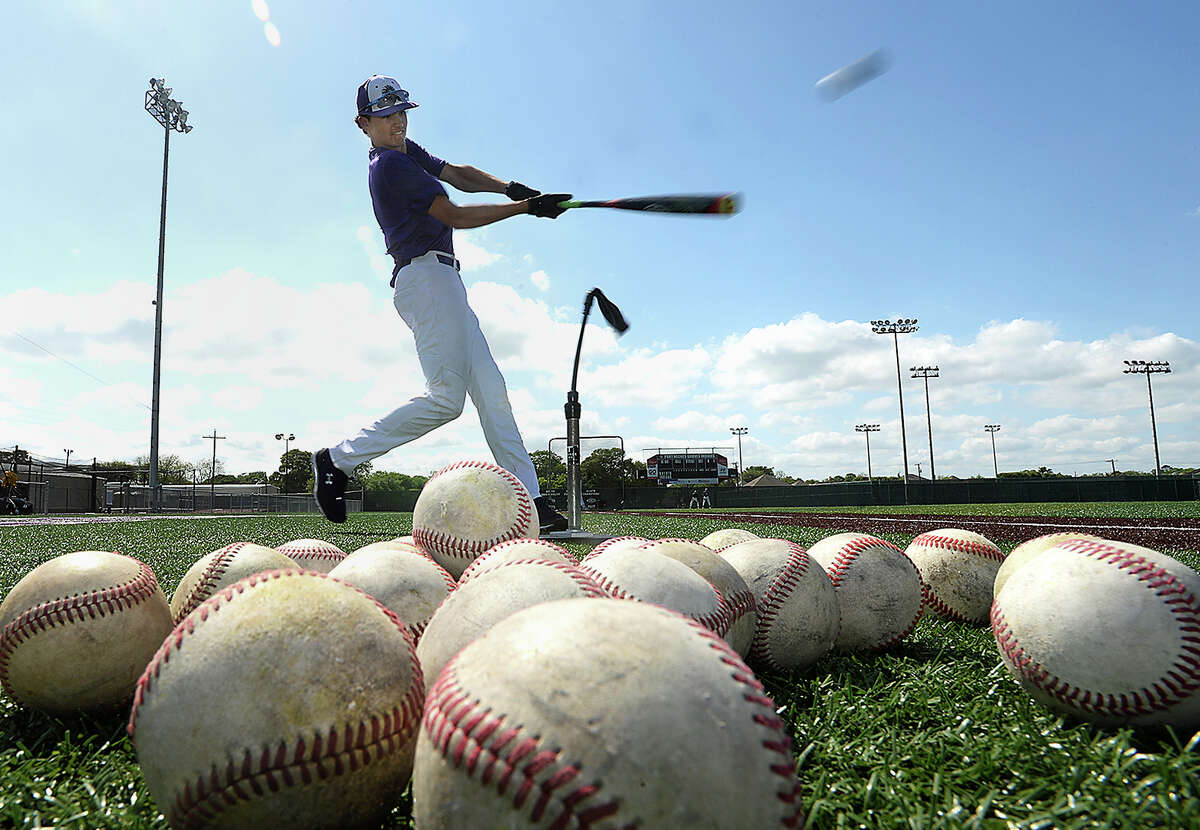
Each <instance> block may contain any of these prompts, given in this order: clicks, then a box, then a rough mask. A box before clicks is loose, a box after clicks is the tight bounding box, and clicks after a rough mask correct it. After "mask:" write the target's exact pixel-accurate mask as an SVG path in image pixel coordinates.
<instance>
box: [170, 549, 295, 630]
mask: <svg viewBox="0 0 1200 830" xmlns="http://www.w3.org/2000/svg"><path fill="white" fill-rule="evenodd" d="M296 567H301V566H299V565H298V564H297V563H296V562H294V561H293V560H292V559H291V558H290V557H288V556H286V555H285V554H282V553H280V552H279V551H277V550H276V549H275V548H268V547H263V546H262V545H256V544H254V543H253V542H234V543H233V544H232V545H226V546H225V547H223V548H218V549H217V550H214V551H213V552H212V553H209V554H207V555H205V556H202V557H200V558H199V559H197V560H196V562H195V563H193V564H192V567H190V568H188V572H187V573H185V574H184V575H183V579H182V580H180V582H179V585H178V586H177V587H176V588H175V593H174V594H173V595H172V596H171V619H172V620H174V621H175V622H179V621H180V620H182V619H183V618H184V617H186V616H187V615H188V614H190V613H192V609H194V608H195V607H196V606H197V605H199V604H200V603H202V602H204V600H206V599H208V598H209V597H211V596H212V595H213V594H215V593H216V592H217V591H218V590H220V589H221V588H225V587H227V586H229V585H232V584H233V583H235V582H237V581H238V580H240V579H245V578H246V577H248V576H251V575H253V574H257V573H262V572H263V571H278V570H282V569H285V568H296Z"/></svg>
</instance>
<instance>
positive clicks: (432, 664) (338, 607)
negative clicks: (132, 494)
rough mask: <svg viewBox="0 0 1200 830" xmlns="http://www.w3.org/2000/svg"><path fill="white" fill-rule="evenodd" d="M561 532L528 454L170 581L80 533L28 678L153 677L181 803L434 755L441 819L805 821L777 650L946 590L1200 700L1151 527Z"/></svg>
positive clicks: (20, 669)
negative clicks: (387, 531) (1151, 543)
mask: <svg viewBox="0 0 1200 830" xmlns="http://www.w3.org/2000/svg"><path fill="white" fill-rule="evenodd" d="M537 536H538V530H537V520H536V510H535V509H534V507H533V504H532V500H531V499H530V498H529V493H528V492H527V491H525V489H524V487H523V486H522V485H521V483H520V482H519V481H518V480H517V479H516V478H515V477H513V476H511V474H509V473H507V472H506V471H504V470H502V469H500V468H499V467H496V466H495V465H492V464H487V463H484V462H462V463H459V464H454V465H450V466H449V467H447V468H445V469H444V470H442V471H439V473H438V474H436V475H435V476H434V477H432V478H431V479H430V480H429V483H428V484H427V486H426V488H425V490H424V491H423V492H422V494H421V497H420V499H419V500H418V503H417V505H416V509H415V511H414V519H413V533H412V535H411V536H408V537H400V538H395V539H391V540H386V541H379V542H373V543H371V544H367V545H365V546H363V547H361V548H359V549H358V550H354V551H352V552H350V553H346V552H345V551H343V550H341V549H340V548H338V547H337V546H335V545H333V544H331V543H329V542H325V541H322V540H317V539H298V540H295V541H293V542H289V543H287V544H284V545H280V546H278V547H277V548H269V547H266V546H262V545H258V544H255V543H252V542H247V541H242V542H235V543H233V544H230V545H226V546H224V547H222V548H219V549H217V550H214V551H212V552H211V553H209V554H207V555H206V556H203V557H201V558H200V559H198V560H197V561H196V562H195V563H194V564H193V565H192V566H191V567H190V568H189V569H188V570H187V572H186V574H185V575H184V577H183V578H182V580H181V581H180V582H179V584H178V585H177V586H176V587H175V590H174V592H173V594H172V597H171V599H170V601H168V600H167V598H166V596H165V595H164V593H163V591H162V589H161V587H160V585H159V583H158V580H157V578H156V577H155V575H154V573H153V571H152V570H151V569H150V568H149V567H148V566H147V565H145V564H144V563H141V562H139V561H137V560H136V559H133V558H131V557H128V556H124V555H121V554H119V553H111V552H98V551H83V552H79V553H71V554H66V555H64V556H59V557H57V558H55V559H51V560H49V561H48V562H46V563H44V564H42V565H40V566H39V567H37V568H35V569H34V570H33V571H31V572H30V573H29V574H27V575H26V576H25V577H24V578H23V579H22V580H21V581H20V582H18V583H17V585H16V586H15V587H14V588H13V589H12V590H11V591H9V593H8V595H7V596H6V597H4V600H3V602H2V603H0V684H2V685H3V689H4V691H5V692H6V694H7V695H8V696H9V697H10V698H11V699H12V700H14V701H16V702H17V703H18V704H20V705H22V706H28V707H31V708H36V709H42V710H45V711H48V712H52V713H69V712H75V711H80V710H94V709H103V708H105V707H108V708H111V707H114V706H123V705H128V703H129V701H131V700H132V708H131V710H130V716H129V722H128V730H129V734H130V736H131V737H132V739H133V742H134V745H135V747H136V750H137V754H138V760H139V763H140V765H141V768H142V772H143V775H144V777H145V779H146V782H147V785H148V787H149V790H150V792H151V794H152V795H153V797H154V799H155V802H156V804H157V805H158V807H159V809H160V810H161V811H162V812H163V813H164V815H165V816H166V817H167V820H168V822H169V823H170V824H171V825H172V826H175V827H202V826H209V825H221V826H250V825H259V826H264V827H266V826H280V825H286V826H289V827H293V828H304V827H328V826H337V827H354V826H372V825H377V824H378V823H379V822H380V821H381V820H382V819H383V818H384V817H385V816H387V815H388V814H389V813H390V812H391V811H392V810H393V809H394V808H395V806H396V805H397V803H398V801H399V800H400V797H401V795H402V793H403V792H404V791H405V789H406V788H408V787H409V783H410V781H411V793H412V801H413V816H414V819H415V826H416V827H418V828H428V829H430V830H431V829H432V828H447V827H491V826H497V827H531V828H532V827H564V828H565V827H583V826H594V827H626V826H640V827H689V828H693V827H696V828H704V827H711V828H740V827H745V828H759V827H774V826H799V824H800V823H802V820H803V815H804V811H803V809H802V805H801V803H800V798H799V792H800V790H799V784H798V782H797V779H796V776H795V773H794V769H795V764H794V760H793V757H792V754H791V749H790V741H789V737H788V735H787V731H786V728H785V726H784V724H783V723H782V721H780V719H779V718H778V716H777V714H776V712H775V707H774V703H773V702H772V701H771V699H770V697H769V696H767V694H766V693H765V691H764V689H763V686H762V683H761V682H760V681H759V679H758V677H757V676H756V674H755V672H762V673H770V674H779V675H787V674H789V673H792V672H800V671H807V670H811V668H812V667H813V666H814V664H816V663H817V662H818V661H820V660H821V659H822V658H823V657H825V656H826V655H827V654H829V653H830V652H832V651H835V650H836V651H841V652H854V653H858V654H860V655H868V654H871V653H875V652H882V651H885V650H887V649H891V648H894V647H896V646H897V645H898V644H900V643H902V642H903V641H904V640H905V638H906V637H908V636H909V635H910V634H911V633H912V632H913V630H914V628H915V627H916V625H917V622H918V620H919V619H920V618H921V616H922V615H923V614H925V613H929V614H935V615H938V616H939V617H941V618H943V619H944V620H946V621H948V623H949V624H964V623H965V624H981V623H985V622H986V621H988V620H989V619H990V621H991V625H992V630H993V632H994V634H995V637H996V642H997V644H998V646H999V648H1000V653H1001V657H1002V659H1003V661H1004V663H1005V665H1007V666H1008V668H1009V669H1010V670H1011V671H1012V673H1013V675H1014V676H1015V677H1016V678H1017V680H1018V681H1019V682H1020V683H1021V684H1022V685H1023V686H1024V687H1025V688H1027V689H1028V690H1029V692H1030V694H1032V695H1033V696H1034V697H1035V698H1036V699H1038V700H1039V701H1041V702H1043V703H1045V704H1046V705H1048V706H1050V707H1052V708H1055V709H1057V710H1059V711H1062V712H1065V713H1070V714H1073V715H1077V716H1081V717H1085V718H1089V719H1092V720H1097V721H1100V722H1105V723H1153V722H1169V723H1193V722H1196V721H1200V695H1198V694H1197V690H1198V689H1200V647H1198V646H1197V645H1195V644H1194V641H1195V638H1196V632H1200V599H1198V597H1200V575H1197V574H1196V573H1195V572H1193V571H1192V570H1191V569H1189V568H1186V567H1185V566H1182V565H1181V564H1180V563H1178V562H1175V561H1174V560H1171V559H1169V558H1168V557H1165V556H1163V555H1161V554H1158V553H1156V552H1154V551H1150V550H1146V549H1144V548H1137V547H1135V546H1132V545H1121V544H1119V543H1116V542H1110V541H1106V540H1102V539H1097V538H1095V537H1087V536H1082V535H1077V534H1075V535H1072V534H1057V535H1054V536H1049V537H1040V538H1038V539H1034V540H1030V541H1029V542H1026V543H1025V544H1023V545H1021V546H1018V547H1017V548H1016V549H1015V550H1014V551H1013V552H1012V554H1010V555H1009V556H1008V557H1007V559H1006V557H1005V555H1004V554H1003V552H1002V551H1001V550H1000V549H999V548H998V547H997V546H996V545H995V544H993V543H992V542H991V541H989V540H988V539H986V538H984V537H983V536H981V535H979V534H977V533H974V532H972V531H968V530H962V529H958V528H943V529H938V530H932V531H929V532H926V533H922V534H920V535H919V536H917V537H916V538H914V539H913V540H912V543H911V544H909V545H908V547H907V548H906V549H903V550H902V549H901V548H899V547H897V546H896V545H894V544H892V543H891V542H888V541H886V540H884V539H881V538H879V537H876V536H871V535H868V534H863V533H838V534H834V535H831V536H828V537H826V538H823V539H820V540H819V541H817V542H816V543H814V544H813V545H811V546H810V547H809V548H807V549H806V548H804V547H803V546H801V545H799V544H797V543H796V542H794V541H791V540H787V539H778V538H760V537H759V536H757V535H756V534H754V533H752V532H750V531H748V530H745V529H742V528H724V529H721V530H718V531H716V532H714V533H712V534H709V535H708V536H706V537H704V538H703V539H700V540H693V539H682V538H666V539H650V538H644V537H637V536H624V537H617V538H614V539H610V540H608V541H606V542H603V543H601V544H600V545H597V546H596V547H595V548H594V549H593V550H592V551H591V552H590V553H588V555H586V556H584V557H583V558H582V560H578V559H576V557H575V556H574V555H573V554H572V553H571V552H569V551H568V550H566V549H565V548H563V547H560V546H559V545H556V544H554V543H553V542H551V541H548V540H544V539H538V538H537ZM1101 657H1103V658H1106V659H1099V658H1101ZM648 782H652V784H653V785H652V786H648Z"/></svg>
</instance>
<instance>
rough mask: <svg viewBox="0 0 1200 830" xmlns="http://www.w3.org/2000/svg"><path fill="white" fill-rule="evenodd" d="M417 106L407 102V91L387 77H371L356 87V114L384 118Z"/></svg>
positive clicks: (394, 80) (397, 82)
mask: <svg viewBox="0 0 1200 830" xmlns="http://www.w3.org/2000/svg"><path fill="white" fill-rule="evenodd" d="M415 106H417V105H416V103H415V102H413V101H410V100H408V90H406V89H402V88H401V87H400V83H399V81H397V80H396V79H395V78H389V77H388V76H387V75H372V76H371V77H369V78H367V79H366V80H365V81H363V82H362V83H361V84H359V87H358V114H359V115H372V116H384V115H391V114H392V113H393V112H400V111H402V110H409V109H412V108H413V107H415Z"/></svg>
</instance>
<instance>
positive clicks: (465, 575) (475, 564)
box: [458, 538, 575, 582]
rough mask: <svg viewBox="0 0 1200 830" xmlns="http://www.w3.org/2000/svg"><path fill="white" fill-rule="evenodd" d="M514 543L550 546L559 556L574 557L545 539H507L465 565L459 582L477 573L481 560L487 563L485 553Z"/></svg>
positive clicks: (502, 548) (511, 545)
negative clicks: (465, 567)
mask: <svg viewBox="0 0 1200 830" xmlns="http://www.w3.org/2000/svg"><path fill="white" fill-rule="evenodd" d="M515 545H536V546H537V547H543V548H550V549H551V550H553V551H554V552H555V553H557V554H559V555H561V556H566V557H567V558H569V559H570V560H571V561H572V562H574V561H575V557H573V556H571V553H570V551H568V550H567V549H566V548H564V547H562V546H561V545H556V544H554V543H553V542H551V541H548V540H546V539H524V538H521V539H509V540H508V541H506V542H500V543H498V544H495V545H492V546H491V547H490V548H488V550H487V551H485V553H484V554H481V555H480V557H479V558H478V559H476V560H475V561H474V562H472V563H471V564H470V565H468V566H467V569H466V570H465V571H463V572H462V576H460V577H459V578H458V579H459V581H460V582H462V581H465V580H466V579H468V578H469V577H470V576H474V575H475V574H477V573H479V570H480V568H482V567H483V565H481V564H480V563H481V562H482V563H483V564H484V565H486V564H487V562H486V561H485V560H484V556H485V555H486V554H491V553H492V552H493V551H500V550H504V549H505V548H511V547H513V546H515ZM530 558H536V557H530ZM552 561H556V560H552Z"/></svg>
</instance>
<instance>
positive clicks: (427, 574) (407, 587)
mask: <svg viewBox="0 0 1200 830" xmlns="http://www.w3.org/2000/svg"><path fill="white" fill-rule="evenodd" d="M390 545H391V543H389V542H382V543H380V542H376V543H375V544H372V545H367V546H366V547H363V548H359V549H358V550H356V551H354V553H352V554H350V555H349V556H347V557H346V558H345V559H343V560H342V561H341V562H339V563H338V564H337V565H336V566H335V567H334V569H333V570H332V571H330V572H329V575H330V576H332V577H334V578H335V579H340V580H342V581H343V582H348V583H350V584H351V585H353V586H354V587H356V588H361V589H362V590H364V591H366V592H367V593H368V594H370V595H371V596H373V597H375V599H377V600H379V602H380V603H382V604H383V606H384V607H385V608H387V609H388V610H389V611H391V612H392V613H393V614H395V615H396V616H397V617H398V618H399V619H400V622H402V623H404V624H405V625H407V626H408V630H409V632H410V633H411V634H412V635H413V639H414V640H417V641H419V640H420V639H421V633H422V632H424V630H425V626H426V625H428V624H429V618H430V617H432V616H433V612H434V611H436V610H437V607H438V605H440V604H441V602H442V600H444V599H445V598H446V597H447V596H448V595H449V594H450V592H451V591H453V590H454V589H455V588H456V587H458V586H457V584H456V583H455V581H454V577H452V576H450V574H448V573H446V569H445V568H443V567H442V566H441V565H439V564H438V563H437V562H434V561H433V560H432V559H430V558H429V557H428V556H425V555H424V554H422V553H418V552H417V550H416V548H415V547H412V546H390Z"/></svg>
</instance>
